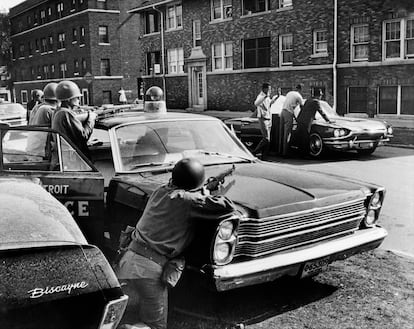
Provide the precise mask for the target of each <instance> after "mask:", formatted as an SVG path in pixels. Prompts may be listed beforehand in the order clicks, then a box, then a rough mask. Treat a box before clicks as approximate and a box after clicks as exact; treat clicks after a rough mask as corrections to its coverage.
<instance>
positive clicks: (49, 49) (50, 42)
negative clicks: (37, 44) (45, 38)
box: [47, 35, 53, 51]
mask: <svg viewBox="0 0 414 329" xmlns="http://www.w3.org/2000/svg"><path fill="white" fill-rule="evenodd" d="M47 49H48V51H53V36H51V35H49V43H48V46H47Z"/></svg>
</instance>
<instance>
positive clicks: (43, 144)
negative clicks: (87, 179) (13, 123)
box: [1, 130, 93, 172]
mask: <svg viewBox="0 0 414 329" xmlns="http://www.w3.org/2000/svg"><path fill="white" fill-rule="evenodd" d="M56 141H59V145H60V154H61V161H59V156H58V149H59V148H58V144H57V143H56ZM1 156H2V159H3V169H5V170H8V171H67V172H71V171H93V169H92V168H91V167H90V166H89V164H88V163H86V162H85V160H83V159H82V157H81V156H80V155H79V154H78V153H77V151H76V150H75V149H74V148H73V147H72V146H71V145H70V144H69V143H68V142H67V141H66V140H65V139H64V138H63V137H62V136H58V135H57V134H56V133H54V132H50V131H47V130H7V131H6V132H5V133H4V135H3V136H2V154H1ZM61 165H62V166H61Z"/></svg>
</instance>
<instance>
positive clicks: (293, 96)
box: [279, 84, 303, 156]
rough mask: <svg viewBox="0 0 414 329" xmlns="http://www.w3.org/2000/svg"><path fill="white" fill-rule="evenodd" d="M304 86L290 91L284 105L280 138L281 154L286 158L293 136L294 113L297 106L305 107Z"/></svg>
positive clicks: (281, 115) (298, 86)
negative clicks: (302, 93)
mask: <svg viewBox="0 0 414 329" xmlns="http://www.w3.org/2000/svg"><path fill="white" fill-rule="evenodd" d="M300 91H302V86H301V85H300V84H299V85H297V86H296V90H292V91H289V92H288V93H287V95H286V99H285V102H284V103H283V108H282V113H281V114H280V136H281V143H280V148H279V153H280V154H281V155H282V156H286V155H287V153H288V150H289V142H290V138H291V135H292V129H293V119H294V116H295V114H294V111H295V108H296V106H298V105H299V106H301V107H302V106H303V98H302V95H301V94H300Z"/></svg>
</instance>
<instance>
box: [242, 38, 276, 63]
mask: <svg viewBox="0 0 414 329" xmlns="http://www.w3.org/2000/svg"><path fill="white" fill-rule="evenodd" d="M268 66H270V38H269V37H266V38H258V39H248V40H244V68H254V67H268Z"/></svg>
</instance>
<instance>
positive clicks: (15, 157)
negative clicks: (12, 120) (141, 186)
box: [0, 124, 104, 245]
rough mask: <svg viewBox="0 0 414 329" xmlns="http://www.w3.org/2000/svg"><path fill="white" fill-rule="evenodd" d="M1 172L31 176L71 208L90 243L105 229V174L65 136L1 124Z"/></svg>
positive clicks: (41, 129) (17, 175)
mask: <svg viewBox="0 0 414 329" xmlns="http://www.w3.org/2000/svg"><path fill="white" fill-rule="evenodd" d="M0 132H1V144H0V151H1V156H0V174H1V175H7V176H13V177H16V178H18V177H22V176H25V177H27V176H30V177H33V178H34V179H38V180H39V183H40V184H41V185H42V186H43V187H44V188H45V189H46V190H47V191H48V192H50V193H51V194H52V195H53V196H55V197H56V198H57V199H58V200H59V201H60V202H62V203H63V204H64V205H65V206H66V207H67V208H68V209H69V211H70V213H71V214H72V216H73V217H74V218H75V220H76V221H77V223H78V224H79V226H80V228H81V230H82V231H83V233H84V234H85V236H86V237H87V239H88V241H89V242H90V243H93V244H96V245H101V242H102V241H103V230H104V227H103V225H104V216H103V210H104V184H103V177H102V175H101V174H100V173H99V172H98V170H97V169H96V168H95V167H94V166H93V165H92V163H91V162H90V161H89V160H88V159H87V158H86V157H85V156H84V155H83V154H81V152H80V151H79V150H78V149H77V148H76V147H75V146H74V145H73V144H72V143H71V142H70V141H68V140H67V139H66V138H65V137H64V136H61V135H60V134H59V133H57V132H56V131H53V130H51V129H48V128H43V127H34V126H29V127H19V128H9V127H8V126H7V125H4V124H0Z"/></svg>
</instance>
